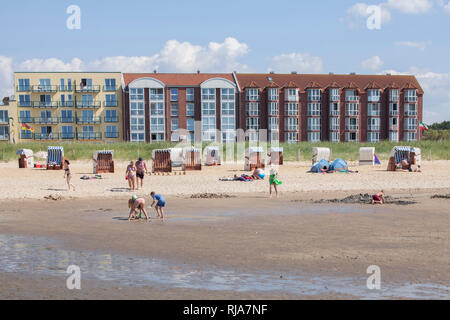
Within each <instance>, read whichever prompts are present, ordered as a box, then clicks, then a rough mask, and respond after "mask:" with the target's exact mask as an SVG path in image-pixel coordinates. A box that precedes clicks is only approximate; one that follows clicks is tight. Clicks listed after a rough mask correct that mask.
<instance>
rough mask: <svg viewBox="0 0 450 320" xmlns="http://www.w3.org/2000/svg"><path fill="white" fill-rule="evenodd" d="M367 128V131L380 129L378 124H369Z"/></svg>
mask: <svg viewBox="0 0 450 320" xmlns="http://www.w3.org/2000/svg"><path fill="white" fill-rule="evenodd" d="M367 130H369V131H380V125H369V126H368V127H367Z"/></svg>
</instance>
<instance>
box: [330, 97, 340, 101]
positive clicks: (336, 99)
mask: <svg viewBox="0 0 450 320" xmlns="http://www.w3.org/2000/svg"><path fill="white" fill-rule="evenodd" d="M339 100H340V97H339V96H330V101H339Z"/></svg>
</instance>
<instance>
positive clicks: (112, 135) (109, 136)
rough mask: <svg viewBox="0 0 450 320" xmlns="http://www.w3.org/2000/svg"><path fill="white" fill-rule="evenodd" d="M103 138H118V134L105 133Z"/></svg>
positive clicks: (114, 132)
mask: <svg viewBox="0 0 450 320" xmlns="http://www.w3.org/2000/svg"><path fill="white" fill-rule="evenodd" d="M105 138H119V132H118V131H109V132H105Z"/></svg>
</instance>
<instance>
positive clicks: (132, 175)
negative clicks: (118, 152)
mask: <svg viewBox="0 0 450 320" xmlns="http://www.w3.org/2000/svg"><path fill="white" fill-rule="evenodd" d="M125 179H127V180H128V185H129V186H130V190H133V191H134V189H135V188H136V167H135V166H134V162H133V161H131V162H130V164H129V165H128V166H127V171H126V177H125ZM132 185H133V187H131V186H132Z"/></svg>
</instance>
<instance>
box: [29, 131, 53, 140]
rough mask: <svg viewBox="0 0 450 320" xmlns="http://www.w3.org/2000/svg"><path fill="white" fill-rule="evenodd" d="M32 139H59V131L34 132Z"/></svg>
mask: <svg viewBox="0 0 450 320" xmlns="http://www.w3.org/2000/svg"><path fill="white" fill-rule="evenodd" d="M34 140H59V133H56V132H52V133H35V134H34Z"/></svg>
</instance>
